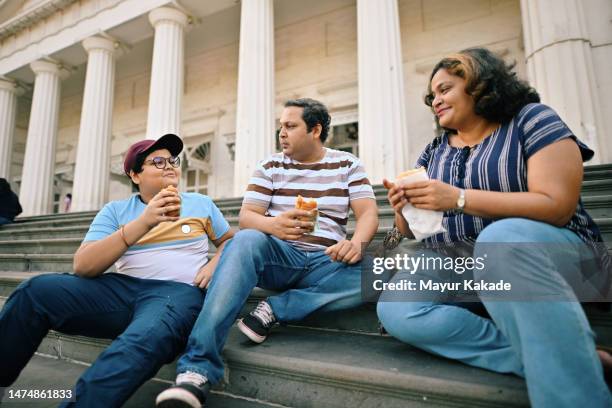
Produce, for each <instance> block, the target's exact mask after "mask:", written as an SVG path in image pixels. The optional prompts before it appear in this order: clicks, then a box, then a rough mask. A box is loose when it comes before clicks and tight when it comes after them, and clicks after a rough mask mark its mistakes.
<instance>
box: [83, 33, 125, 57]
mask: <svg viewBox="0 0 612 408" xmlns="http://www.w3.org/2000/svg"><path fill="white" fill-rule="evenodd" d="M81 44H82V45H83V48H85V51H87V52H88V53H89V52H91V51H93V50H104V51H109V52H114V51H115V48H117V47H118V46H119V44H118V43H117V42H116V41H113V40H109V39H108V38H103V37H98V36H93V37H89V38H86V39H84V40H83V41H82V42H81Z"/></svg>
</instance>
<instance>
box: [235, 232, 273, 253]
mask: <svg viewBox="0 0 612 408" xmlns="http://www.w3.org/2000/svg"><path fill="white" fill-rule="evenodd" d="M268 244H269V237H268V235H266V234H265V233H263V232H261V231H259V230H256V229H243V230H240V231H238V232H237V233H236V235H234V237H233V238H232V246H234V247H237V246H239V247H241V248H253V249H259V248H261V247H263V246H266V245H268ZM235 249H236V248H234V250H235Z"/></svg>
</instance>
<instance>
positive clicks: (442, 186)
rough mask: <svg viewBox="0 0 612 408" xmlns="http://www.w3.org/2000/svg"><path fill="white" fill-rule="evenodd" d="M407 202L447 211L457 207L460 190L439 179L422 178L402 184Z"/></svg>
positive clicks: (421, 206)
mask: <svg viewBox="0 0 612 408" xmlns="http://www.w3.org/2000/svg"><path fill="white" fill-rule="evenodd" d="M402 189H403V191H404V194H405V196H406V198H407V199H408V202H409V203H410V204H412V205H413V206H414V207H415V208H422V209H424V210H435V211H447V210H453V209H455V208H457V200H458V199H459V194H460V192H461V190H460V189H459V188H457V187H455V186H451V185H450V184H447V183H444V182H442V181H439V180H422V181H415V182H412V183H407V184H406V185H404V186H402Z"/></svg>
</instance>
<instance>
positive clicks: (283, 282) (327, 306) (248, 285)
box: [177, 229, 362, 384]
mask: <svg viewBox="0 0 612 408" xmlns="http://www.w3.org/2000/svg"><path fill="white" fill-rule="evenodd" d="M360 271H361V268H360V264H359V263H357V264H354V265H347V264H344V263H342V262H332V261H331V259H330V258H329V256H327V255H326V254H325V252H324V251H317V252H305V251H300V250H298V249H296V248H294V247H293V246H291V245H290V244H288V243H287V242H285V241H282V240H280V239H278V238H275V237H273V236H270V235H266V234H264V233H263V232H260V231H257V230H250V229H247V230H241V231H239V232H238V233H237V234H236V235H235V236H234V238H233V239H232V240H231V241H229V242H228V243H227V245H226V247H225V249H224V250H223V253H222V254H221V259H220V260H219V265H218V266H217V269H216V271H215V274H214V275H213V279H212V281H211V283H210V286H209V288H208V291H207V293H206V299H205V300H204V307H203V308H202V311H201V312H200V316H199V317H198V320H197V321H196V324H195V326H194V328H193V331H192V332H191V336H189V341H188V344H187V350H186V353H185V354H184V355H183V356H182V357H181V358H180V359H179V362H178V367H177V372H178V373H181V372H185V371H193V372H196V373H200V374H202V375H204V376H205V377H207V378H208V380H209V381H210V382H211V383H213V384H214V383H216V382H218V381H219V380H220V379H221V377H222V375H223V360H222V359H221V350H222V349H223V346H224V344H225V341H226V339H227V335H228V332H229V329H230V327H231V326H232V324H233V323H234V320H235V319H236V317H237V315H238V313H239V312H240V309H241V308H242V306H243V305H244V303H245V301H246V300H247V298H248V297H249V294H250V293H251V290H252V289H253V288H254V287H255V286H259V287H261V288H264V289H271V290H285V292H283V293H282V294H280V295H277V296H272V297H270V298H268V302H269V303H270V306H271V307H272V310H273V311H274V315H275V316H276V318H277V320H278V321H279V322H288V321H296V320H301V319H303V318H305V317H306V316H308V315H309V314H310V313H312V312H314V311H333V310H340V309H347V308H352V307H356V306H358V305H360V304H361V303H362V300H361V274H360Z"/></svg>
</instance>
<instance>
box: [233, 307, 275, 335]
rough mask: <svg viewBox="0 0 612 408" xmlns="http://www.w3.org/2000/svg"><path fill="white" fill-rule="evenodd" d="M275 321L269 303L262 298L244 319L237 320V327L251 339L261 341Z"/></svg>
mask: <svg viewBox="0 0 612 408" xmlns="http://www.w3.org/2000/svg"><path fill="white" fill-rule="evenodd" d="M275 323H276V317H275V316H274V312H273V311H272V308H271V307H270V304H269V303H268V302H266V301H265V300H262V301H261V302H259V304H258V305H257V307H256V308H255V309H254V310H253V311H252V312H251V313H249V314H248V315H247V316H246V317H245V318H244V319H240V320H238V328H239V329H240V331H241V332H242V334H244V335H245V336H247V337H248V338H249V339H250V340H251V341H254V342H255V343H263V341H264V340H265V339H266V338H267V337H268V334H269V333H270V329H271V328H272V326H274V324H275Z"/></svg>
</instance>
